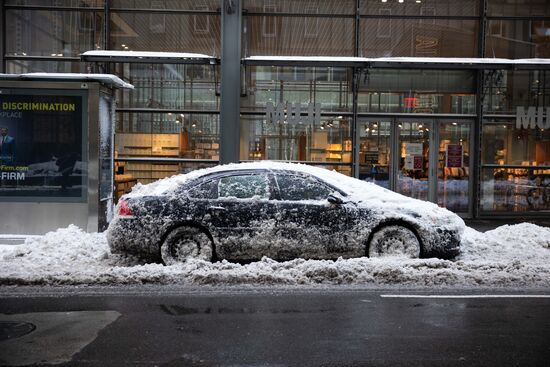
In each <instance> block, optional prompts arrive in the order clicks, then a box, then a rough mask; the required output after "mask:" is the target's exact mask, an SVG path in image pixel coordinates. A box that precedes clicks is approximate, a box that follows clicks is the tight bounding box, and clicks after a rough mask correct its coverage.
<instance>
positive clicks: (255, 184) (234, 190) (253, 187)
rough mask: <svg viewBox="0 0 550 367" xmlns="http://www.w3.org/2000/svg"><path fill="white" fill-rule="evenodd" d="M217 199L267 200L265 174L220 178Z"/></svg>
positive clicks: (267, 192)
mask: <svg viewBox="0 0 550 367" xmlns="http://www.w3.org/2000/svg"><path fill="white" fill-rule="evenodd" d="M218 197H219V198H237V199H252V198H260V199H269V187H268V181H267V176H266V175H265V174H247V175H235V176H227V177H222V178H220V180H219V184H218Z"/></svg>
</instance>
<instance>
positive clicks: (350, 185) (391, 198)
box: [126, 161, 464, 230]
mask: <svg viewBox="0 0 550 367" xmlns="http://www.w3.org/2000/svg"><path fill="white" fill-rule="evenodd" d="M237 169H239V170H240V169H267V170H290V171H296V172H303V173H308V174H311V175H313V176H316V177H318V178H320V179H322V180H323V181H325V182H327V183H329V184H331V185H332V186H334V187H337V188H339V189H340V190H342V191H344V192H345V193H347V194H348V197H347V199H349V200H350V201H353V202H356V203H357V204H358V205H361V206H364V207H366V208H369V209H374V210H376V211H378V212H379V213H380V214H382V215H384V216H386V217H392V218H403V219H407V218H414V219H415V220H416V221H421V222H422V221H423V222H425V225H437V226H439V227H445V228H448V229H451V230H456V229H462V228H464V221H463V220H462V219H461V218H460V217H458V216H457V215H456V214H454V213H452V212H450V211H449V210H447V209H445V208H441V207H439V206H437V205H436V204H434V203H430V202H427V201H422V200H417V199H412V198H409V197H407V196H404V195H401V194H398V193H396V192H394V191H391V190H388V189H384V188H383V187H380V186H378V185H375V184H373V183H370V182H365V181H361V180H358V179H355V178H352V177H349V176H346V175H343V174H341V173H339V172H336V171H331V170H327V169H324V168H320V167H315V166H310V165H307V164H298V163H285V162H274V161H258V162H249V163H232V164H226V165H219V166H215V167H210V168H205V169H200V170H195V171H192V172H190V173H186V174H180V175H175V176H172V177H169V178H165V179H161V180H158V181H155V182H153V183H150V184H147V185H142V184H137V185H136V186H134V188H133V189H132V192H131V193H129V194H126V197H129V198H131V197H141V196H159V195H170V193H171V192H172V191H174V190H175V189H176V188H177V187H179V186H181V185H183V184H185V183H187V182H190V181H191V180H194V179H196V178H199V177H201V176H204V175H206V174H210V173H216V172H226V171H232V170H237Z"/></svg>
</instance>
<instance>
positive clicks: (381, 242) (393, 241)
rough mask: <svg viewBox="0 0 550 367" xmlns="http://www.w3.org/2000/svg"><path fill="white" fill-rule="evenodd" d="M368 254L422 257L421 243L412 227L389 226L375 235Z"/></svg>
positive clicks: (372, 255)
mask: <svg viewBox="0 0 550 367" xmlns="http://www.w3.org/2000/svg"><path fill="white" fill-rule="evenodd" d="M368 255H369V257H380V256H404V257H408V258H417V257H420V243H419V241H418V238H417V237H416V235H415V234H414V233H413V231H411V230H410V229H408V228H405V227H401V226H387V227H384V228H382V229H380V230H379V231H377V232H376V233H375V234H374V235H373V237H372V239H371V243H370V246H369V254H368Z"/></svg>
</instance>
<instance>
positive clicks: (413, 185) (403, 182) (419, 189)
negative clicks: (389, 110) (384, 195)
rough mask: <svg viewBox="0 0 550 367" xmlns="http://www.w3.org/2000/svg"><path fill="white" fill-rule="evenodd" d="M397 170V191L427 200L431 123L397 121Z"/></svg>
mask: <svg viewBox="0 0 550 367" xmlns="http://www.w3.org/2000/svg"><path fill="white" fill-rule="evenodd" d="M398 127H399V170H398V173H397V182H396V190H395V191H397V192H399V193H401V194H403V195H406V196H409V197H412V198H415V199H421V200H426V201H427V200H428V199H429V195H428V191H429V166H430V158H429V157H430V154H429V153H430V152H429V148H430V130H431V129H432V123H431V122H429V121H425V122H424V121H422V122H399V125H398Z"/></svg>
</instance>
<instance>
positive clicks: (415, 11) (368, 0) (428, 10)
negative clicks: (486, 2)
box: [360, 0, 479, 17]
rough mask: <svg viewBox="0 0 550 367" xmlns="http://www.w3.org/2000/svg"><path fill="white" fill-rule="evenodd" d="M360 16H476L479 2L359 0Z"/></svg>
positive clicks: (466, 0) (452, 0)
mask: <svg viewBox="0 0 550 367" xmlns="http://www.w3.org/2000/svg"><path fill="white" fill-rule="evenodd" d="M360 12H361V14H366V15H381V14H385V13H387V14H388V15H422V16H433V17H438V16H476V15H478V14H479V0H461V1H454V0H424V1H380V0H361V5H360Z"/></svg>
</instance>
